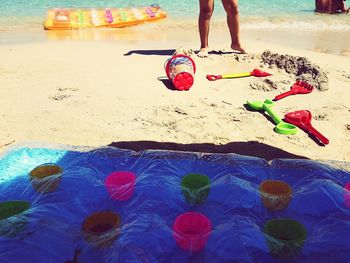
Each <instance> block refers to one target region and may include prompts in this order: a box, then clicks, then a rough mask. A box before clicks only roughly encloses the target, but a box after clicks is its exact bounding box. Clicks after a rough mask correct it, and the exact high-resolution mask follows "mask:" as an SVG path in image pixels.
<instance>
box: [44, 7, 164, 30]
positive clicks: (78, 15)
mask: <svg viewBox="0 0 350 263" xmlns="http://www.w3.org/2000/svg"><path fill="white" fill-rule="evenodd" d="M166 17H167V14H166V12H165V11H164V10H163V9H162V8H161V7H160V6H158V5H155V4H154V5H150V6H143V7H128V8H107V7H106V8H54V9H49V10H48V11H47V15H46V20H45V21H44V28H45V29H46V30H53V29H61V30H62V29H68V30H69V29H80V28H89V27H109V28H113V27H126V26H133V25H137V24H141V23H144V22H151V21H156V20H159V19H163V18H166Z"/></svg>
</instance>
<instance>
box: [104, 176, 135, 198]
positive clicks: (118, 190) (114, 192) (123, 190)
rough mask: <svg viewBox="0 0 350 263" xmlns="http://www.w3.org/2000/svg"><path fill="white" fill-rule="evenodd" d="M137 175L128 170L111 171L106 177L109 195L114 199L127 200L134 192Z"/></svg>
mask: <svg viewBox="0 0 350 263" xmlns="http://www.w3.org/2000/svg"><path fill="white" fill-rule="evenodd" d="M135 181H136V175H135V174H134V173H132V172H128V171H118V172H112V173H110V174H109V175H108V176H107V177H106V179H105V186H106V188H107V191H108V193H109V196H110V197H111V198H112V199H114V200H120V201H125V200H128V199H130V198H131V196H132V194H133V193H134V188H135Z"/></svg>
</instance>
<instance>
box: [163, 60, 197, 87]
mask: <svg viewBox="0 0 350 263" xmlns="http://www.w3.org/2000/svg"><path fill="white" fill-rule="evenodd" d="M165 72H166V74H167V76H168V78H169V79H170V80H171V81H172V83H173V84H174V87H175V88H176V89H177V90H189V89H190V88H191V87H192V85H193V82H194V74H195V73H196V64H195V63H194V61H193V59H192V58H190V57H189V56H186V55H183V54H178V55H175V56H172V57H171V58H170V59H168V60H167V61H166V65H165Z"/></svg>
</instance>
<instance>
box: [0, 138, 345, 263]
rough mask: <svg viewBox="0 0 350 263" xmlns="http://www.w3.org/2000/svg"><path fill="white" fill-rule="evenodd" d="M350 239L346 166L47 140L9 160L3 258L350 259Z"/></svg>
mask: <svg viewBox="0 0 350 263" xmlns="http://www.w3.org/2000/svg"><path fill="white" fill-rule="evenodd" d="M135 143H137V142H135ZM346 167H348V163H347V164H346ZM58 178H59V179H58ZM34 179H36V180H37V181H34ZM49 179H51V180H50V181H51V184H49V183H48V181H46V180H49ZM36 182H38V184H36ZM38 185H39V186H40V187H37V186H38ZM52 186H54V187H52ZM349 243H350V172H349V171H346V170H344V169H342V168H340V167H337V166H335V164H334V165H329V164H326V163H321V162H316V161H312V160H302V159H299V160H297V159H295V160H294V159H274V160H272V161H269V162H267V161H266V160H264V159H260V158H256V157H249V156H241V155H236V154H219V153H215V154H209V153H201V152H193V153H191V152H180V151H178V152H175V151H162V150H153V151H152V150H146V151H140V152H135V151H131V150H123V149H118V148H114V147H102V148H88V147H73V146H68V145H61V146H53V145H46V144H38V143H37V144H30V145H28V146H26V147H23V145H18V146H16V147H13V148H11V149H9V150H8V151H7V152H5V153H3V154H1V153H0V262H1V263H3V262H6V263H7V262H9V263H24V262H35V263H48V262H49V263H73V262H79V263H96V262H98V263H124V262H133V263H139V262H142V263H167V262H192V263H199V262H200V263H227V262H239V263H260V262H264V263H278V262H289V263H291V262H303V263H314V262H317V263H329V262H349ZM29 259H30V260H29Z"/></svg>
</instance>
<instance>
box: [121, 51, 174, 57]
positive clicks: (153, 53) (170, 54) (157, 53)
mask: <svg viewBox="0 0 350 263" xmlns="http://www.w3.org/2000/svg"><path fill="white" fill-rule="evenodd" d="M174 52H175V49H163V50H160V49H158V50H157V49H156V50H130V51H129V52H128V53H125V54H124V56H130V55H133V54H137V55H147V56H149V55H157V56H172V55H173V54H174Z"/></svg>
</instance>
